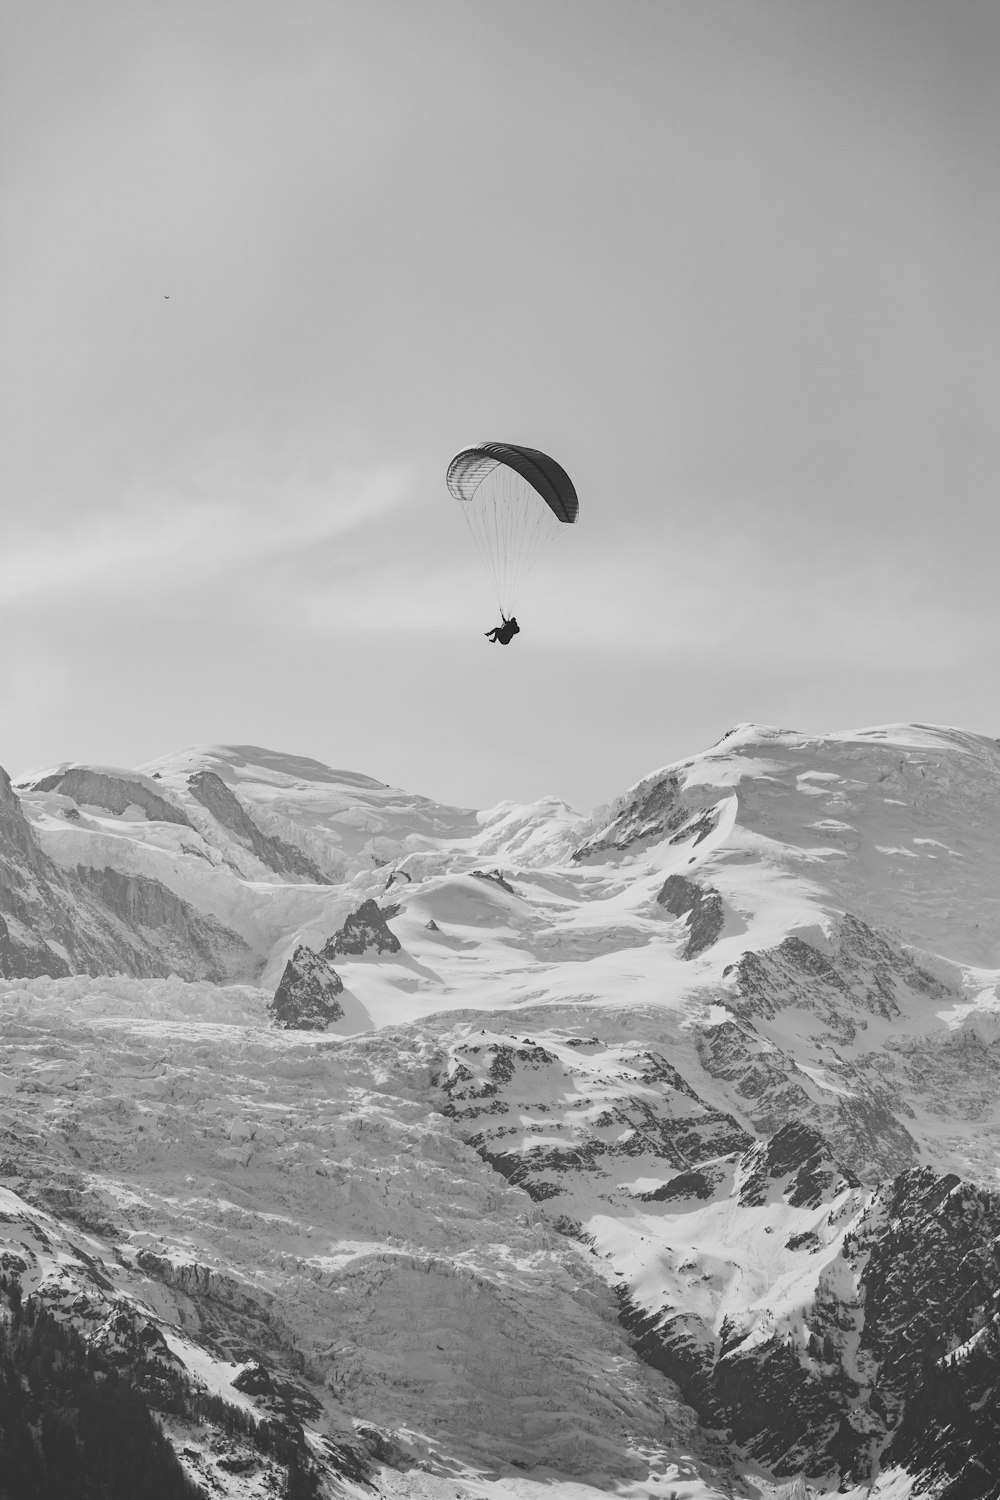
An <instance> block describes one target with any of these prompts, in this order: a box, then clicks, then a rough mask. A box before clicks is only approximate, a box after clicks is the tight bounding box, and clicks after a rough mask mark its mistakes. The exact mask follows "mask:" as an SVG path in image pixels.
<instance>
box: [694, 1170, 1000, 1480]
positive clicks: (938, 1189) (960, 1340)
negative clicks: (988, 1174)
mask: <svg viewBox="0 0 1000 1500" xmlns="http://www.w3.org/2000/svg"><path fill="white" fill-rule="evenodd" d="M998 1235H1000V1196H998V1195H997V1194H995V1193H988V1192H986V1191H985V1190H983V1189H979V1188H974V1187H972V1186H970V1185H969V1184H966V1183H962V1182H960V1181H959V1179H958V1178H956V1177H954V1176H946V1177H941V1176H939V1175H938V1174H936V1173H934V1172H932V1171H930V1170H928V1169H921V1170H917V1171H913V1172H906V1173H904V1174H902V1175H901V1176H900V1177H898V1178H896V1179H895V1180H894V1181H893V1182H891V1183H887V1184H885V1185H884V1187H882V1188H880V1189H879V1191H878V1193H877V1194H876V1195H875V1198H874V1200H873V1202H872V1204H871V1206H870V1208H869V1209H868V1210H867V1212H866V1213H865V1214H864V1216H863V1217H862V1218H861V1219H860V1221H859V1222H858V1224H857V1226H856V1227H855V1228H854V1229H852V1230H851V1231H850V1232H849V1233H848V1235H847V1236H846V1237H845V1239H844V1243H843V1249H842V1252H841V1254H840V1256H839V1257H838V1259H837V1260H836V1261H835V1262H834V1263H833V1264H832V1265H831V1266H830V1268H829V1269H828V1270H827V1271H826V1272H824V1273H823V1275H822V1276H821V1278H820V1282H819V1285H818V1288H817V1292H816V1295H815V1297H814V1299H813V1302H812V1305H811V1307H809V1308H807V1309H806V1312H805V1318H804V1324H803V1334H802V1342H800V1341H799V1340H798V1339H797V1338H796V1337H795V1336H789V1335H784V1336H777V1335H775V1336H773V1337H772V1338H771V1339H769V1340H768V1341H767V1342H766V1343H765V1344H763V1345H761V1346H759V1347H758V1348H755V1349H753V1350H750V1351H744V1350H742V1349H741V1348H734V1349H733V1350H731V1351H730V1352H727V1353H726V1354H725V1355H724V1356H723V1358H722V1359H720V1361H719V1364H718V1366H717V1368H716V1372H715V1376H714V1387H715V1393H716V1398H717V1400H718V1401H719V1402H720V1403H721V1404H722V1405H723V1406H724V1407H725V1409H726V1412H727V1415H728V1422H729V1425H730V1428H731V1431H732V1433H733V1436H734V1437H735V1438H736V1440H737V1441H738V1442H740V1443H742V1444H745V1445H746V1448H747V1451H748V1454H749V1455H750V1456H751V1457H753V1458H754V1459H756V1460H757V1461H758V1462H763V1463H766V1464H769V1465H770V1466H771V1467H772V1468H773V1469H774V1471H775V1473H777V1474H778V1475H790V1474H795V1473H802V1472H805V1473H806V1474H807V1475H809V1476H820V1475H830V1474H836V1475H838V1476H839V1477H840V1479H841V1482H842V1483H861V1482H864V1481H866V1480H869V1479H870V1478H871V1475H872V1472H873V1466H874V1465H878V1464H879V1463H881V1465H882V1466H883V1467H888V1465H889V1464H891V1463H892V1462H904V1463H906V1464H907V1467H910V1468H911V1472H912V1471H913V1467H914V1465H913V1458H912V1457H911V1456H910V1455H911V1454H913V1449H914V1447H915V1448H916V1454H915V1455H914V1456H915V1457H916V1467H918V1468H923V1469H924V1470H925V1471H931V1472H933V1471H934V1470H935V1469H937V1473H938V1475H939V1476H940V1479H945V1480H946V1479H947V1477H948V1476H949V1475H958V1474H959V1473H964V1474H965V1475H966V1476H967V1478H968V1479H969V1480H972V1479H973V1477H974V1475H975V1473H976V1471H977V1469H978V1468H979V1466H980V1464H982V1473H983V1474H984V1475H985V1474H992V1475H993V1476H994V1477H995V1475H996V1473H997V1469H996V1467H995V1465H993V1464H992V1463H985V1464H984V1463H983V1459H982V1458H980V1456H979V1455H980V1454H981V1455H982V1456H983V1458H986V1459H987V1460H988V1459H989V1457H990V1455H991V1454H995V1453H996V1451H997V1436H996V1432H997V1429H996V1420H995V1418H996V1408H995V1405H994V1407H993V1416H992V1420H991V1421H988V1422H986V1421H983V1420H981V1419H980V1417H979V1413H978V1411H977V1410H976V1408H975V1404H974V1401H973V1404H972V1405H971V1406H965V1405H963V1401H964V1399H965V1398H966V1397H967V1396H969V1395H972V1394H973V1392H974V1393H975V1396H976V1397H978V1398H980V1399H981V1398H983V1397H987V1398H988V1397H989V1396H990V1395H992V1396H993V1398H994V1400H995V1393H996V1391H997V1388H998V1376H1000V1368H998V1364H997V1343H998V1341H997V1313H996V1308H997V1304H998V1300H1000V1269H998V1266H997V1260H996V1254H995V1247H996V1241H997V1236H998ZM952 1417H954V1418H956V1419H957V1421H958V1423H959V1426H960V1430H961V1441H959V1436H960V1434H959V1431H956V1430H955V1429H954V1428H953V1427H952V1422H951V1419H952ZM928 1423H929V1424H930V1426H929V1427H928V1425H927V1424H928ZM935 1430H936V1431H937V1433H938V1434H940V1435H941V1436H942V1437H944V1438H945V1439H946V1444H945V1446H944V1448H943V1450H941V1449H935V1448H933V1447H932V1446H931V1441H930V1440H931V1438H932V1436H933V1434H934V1432H935ZM970 1449H971V1451H970ZM977 1450H978V1451H977ZM970 1459H975V1460H977V1461H976V1462H970ZM933 1492H934V1493H936V1494H941V1493H951V1492H950V1491H949V1490H947V1489H945V1488H944V1485H941V1487H935V1489H934V1491H933ZM954 1493H955V1495H956V1496H957V1495H958V1494H959V1493H961V1494H962V1495H969V1496H972V1495H986V1494H987V1493H989V1494H992V1493H995V1491H993V1490H989V1489H987V1488H979V1489H977V1488H975V1487H974V1486H973V1487H964V1488H960V1489H956V1490H955V1492H954Z"/></svg>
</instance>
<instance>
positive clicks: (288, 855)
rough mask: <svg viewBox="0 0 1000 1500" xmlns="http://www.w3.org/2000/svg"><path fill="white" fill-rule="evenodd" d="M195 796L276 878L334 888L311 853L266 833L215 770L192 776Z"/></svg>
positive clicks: (192, 793)
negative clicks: (286, 877)
mask: <svg viewBox="0 0 1000 1500" xmlns="http://www.w3.org/2000/svg"><path fill="white" fill-rule="evenodd" d="M188 787H189V788H190V791H191V795H192V796H193V797H195V798H196V799H197V801H199V802H200V803H201V805H202V807H207V808H208V811H209V812H210V813H211V814H212V817H213V818H214V819H215V820H216V822H217V823H221V825H222V827H223V828H226V829H228V831H229V832H230V833H231V834H233V835H234V837H235V838H237V839H239V841H240V843H241V844H244V845H245V846H246V848H248V849H249V850H250V852H251V853H252V854H254V855H255V856H256V857H257V859H259V860H260V862H261V864H262V865H265V866H266V867H267V869H269V870H273V871H274V873H275V874H276V875H286V876H287V875H292V876H295V877H297V878H298V879H300V880H307V881H309V883H310V884H311V885H330V884H331V881H330V880H329V879H328V877H327V876H326V875H324V874H323V872H322V871H321V870H320V869H319V868H318V867H317V866H316V865H314V864H313V862H312V860H311V859H310V858H309V856H308V855H307V854H303V853H302V851H301V849H296V848H295V847H294V846H293V845H292V844H288V843H286V842H285V840H284V839H279V838H275V837H274V836H273V835H272V834H267V833H262V832H261V830H260V829H259V828H258V827H257V824H256V823H255V822H254V821H253V819H252V818H251V817H250V814H249V813H248V812H247V810H246V808H245V807H244V806H243V804H242V802H240V800H239V798H238V797H237V796H236V795H235V793H233V792H232V791H231V790H230V789H229V787H228V786H227V785H226V783H225V782H224V781H223V780H222V777H221V776H217V775H216V774H215V772H214V771H197V772H196V773H195V774H194V775H193V776H189V777H188Z"/></svg>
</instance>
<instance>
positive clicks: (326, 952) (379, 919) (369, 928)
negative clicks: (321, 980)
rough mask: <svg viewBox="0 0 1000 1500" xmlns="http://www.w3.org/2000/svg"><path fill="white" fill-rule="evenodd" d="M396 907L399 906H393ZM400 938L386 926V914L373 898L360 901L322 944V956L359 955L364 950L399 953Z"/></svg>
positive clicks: (366, 951) (355, 956) (358, 956)
mask: <svg viewBox="0 0 1000 1500" xmlns="http://www.w3.org/2000/svg"><path fill="white" fill-rule="evenodd" d="M396 910H398V908H396ZM401 946H402V945H401V944H400V941H399V938H398V937H397V936H396V934H395V933H394V932H392V931H391V930H390V928H389V924H388V923H387V921H386V914H385V912H384V911H383V910H382V908H381V907H380V906H379V905H378V903H377V902H376V901H372V900H368V901H362V903H361V905H360V906H359V907H358V909H357V911H354V912H351V915H350V916H349V917H348V918H347V921H346V922H345V923H344V925H343V927H341V928H340V929H339V931H337V932H335V933H334V935H333V937H331V938H328V939H327V940H326V942H325V943H324V944H323V949H322V953H323V957H324V958H340V957H343V958H360V957H361V955H362V954H363V953H368V952H369V951H371V950H374V951H375V952H376V953H398V952H399V951H400V948H401Z"/></svg>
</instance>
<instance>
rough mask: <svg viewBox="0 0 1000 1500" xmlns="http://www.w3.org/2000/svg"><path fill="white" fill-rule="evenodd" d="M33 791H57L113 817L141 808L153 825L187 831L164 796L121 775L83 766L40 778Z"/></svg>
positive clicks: (185, 822) (185, 823)
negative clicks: (179, 826)
mask: <svg viewBox="0 0 1000 1500" xmlns="http://www.w3.org/2000/svg"><path fill="white" fill-rule="evenodd" d="M33 790H34V791H37V792H60V793H61V794H62V796H64V797H72V798H73V801H74V802H82V803H84V804H85V805H86V806H88V807H103V808H104V809H105V811H106V812H110V813H114V814H116V815H118V814H120V813H123V812H124V811H125V809H126V808H128V807H141V808H142V810H143V812H144V813H145V814H146V817H147V818H149V820H150V821H151V822H153V823H179V824H180V825H181V827H182V828H190V827H191V822H190V819H189V818H188V815H187V813H186V812H184V810H183V809H182V808H180V807H175V806H174V804H173V803H172V802H168V801H167V799H166V797H162V796H160V794H159V793H158V792H154V791H153V790H152V788H151V787H148V786H146V784H145V783H144V782H143V781H140V780H139V779H138V778H136V779H135V780H134V781H133V780H132V779H131V778H129V777H125V776H107V775H105V774H104V773H103V772H102V771H90V770H88V769H87V768H86V767H85V766H72V767H71V768H70V769H69V770H68V771H57V772H55V773H54V774H53V775H51V776H44V777H43V778H42V780H41V781H36V782H35V783H34V787H33Z"/></svg>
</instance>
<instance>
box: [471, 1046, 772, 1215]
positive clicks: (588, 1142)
mask: <svg viewBox="0 0 1000 1500" xmlns="http://www.w3.org/2000/svg"><path fill="white" fill-rule="evenodd" d="M581 1044H582V1045H586V1043H581ZM629 1069H630V1070H633V1069H634V1071H635V1075H636V1076H635V1087H634V1089H630V1088H629V1087H628V1085H627V1084H626V1083H624V1082H623V1086H622V1092H621V1095H620V1096H619V1097H618V1098H613V1099H611V1100H609V1103H608V1106H607V1108H606V1109H604V1110H603V1111H602V1112H601V1113H600V1114H599V1115H597V1116H596V1117H591V1116H588V1117H587V1119H586V1120H585V1119H583V1118H582V1117H581V1116H580V1115H579V1114H577V1113H575V1112H573V1113H570V1114H569V1115H567V1116H566V1117H564V1118H563V1119H562V1120H559V1121H555V1120H554V1121H553V1124H552V1127H551V1128H549V1127H548V1126H546V1128H545V1135H546V1137H547V1139H546V1142H545V1144H544V1145H540V1144H535V1143H533V1142H532V1139H531V1133H530V1131H528V1132H526V1131H525V1130H524V1129H523V1127H520V1128H518V1130H517V1131H516V1132H515V1133H516V1134H517V1136H518V1142H519V1143H518V1147H517V1149H516V1150H512V1149H511V1148H510V1145H509V1144H508V1141H507V1137H508V1136H509V1135H510V1134H511V1131H510V1129H509V1128H508V1126H507V1124H506V1121H507V1119H508V1118H509V1117H510V1115H511V1111H512V1109H513V1111H514V1115H515V1118H516V1119H518V1120H519V1119H520V1115H521V1109H522V1107H523V1105H522V1103H521V1102H520V1101H521V1100H522V1098H523V1095H524V1093H525V1092H528V1096H529V1097H531V1095H532V1094H534V1095H535V1097H536V1102H535V1103H533V1104H532V1105H531V1109H532V1112H536V1111H537V1112H539V1113H542V1114H545V1113H547V1111H548V1108H549V1106H548V1105H547V1104H546V1103H545V1100H546V1098H547V1097H552V1096H553V1094H555V1096H556V1097H558V1095H559V1093H561V1092H562V1093H564V1092H566V1090H567V1088H568V1089H569V1092H570V1094H571V1095H575V1090H574V1088H573V1086H572V1079H571V1076H570V1074H569V1073H568V1072H567V1070H566V1069H565V1068H564V1066H563V1064H562V1063H561V1062H560V1060H559V1058H558V1057H557V1056H556V1055H555V1054H554V1053H552V1052H549V1051H548V1050H547V1049H546V1048H545V1047H542V1046H540V1045H539V1044H537V1043H534V1042H531V1041H530V1040H528V1039H525V1041H524V1042H522V1043H520V1044H518V1043H516V1042H511V1043H501V1042H497V1041H494V1040H490V1041H488V1042H484V1043H467V1044H465V1045H464V1046H461V1047H459V1048H458V1049H457V1051H456V1064H455V1066H454V1067H453V1069H452V1072H451V1074H450V1076H449V1077H448V1079H447V1080H446V1081H445V1084H444V1092H445V1095H446V1098H447V1102H446V1104H445V1105H444V1106H443V1113H445V1114H447V1115H450V1116H451V1118H452V1119H454V1120H456V1121H459V1122H460V1123H461V1127H462V1129H463V1133H464V1134H465V1139H466V1140H467V1141H468V1143H469V1145H471V1146H472V1147H473V1148H474V1149H475V1150H476V1151H477V1152H478V1153H479V1155H480V1156H481V1157H482V1158H483V1160H484V1161H488V1162H489V1163H490V1165H491V1166H493V1167H494V1168H495V1169H496V1170H497V1171H498V1172H501V1173H502V1174H503V1176H504V1177H506V1178H507V1179H508V1181H510V1182H512V1183H514V1184H515V1185H516V1186H518V1187H522V1188H524V1190H525V1191H526V1192H527V1193H528V1194H529V1195H530V1196H531V1197H533V1198H535V1199H536V1200H543V1199H546V1198H550V1197H552V1196H554V1195H555V1194H557V1193H561V1192H562V1191H564V1188H563V1185H562V1183H563V1179H565V1178H566V1177H567V1175H569V1176H572V1175H574V1174H580V1173H584V1174H587V1175H588V1176H593V1177H594V1178H596V1179H601V1178H603V1177H605V1176H606V1175H607V1173H608V1172H609V1171H610V1170H611V1169H612V1168H613V1167H614V1166H615V1165H616V1164H617V1163H618V1162H620V1161H622V1160H623V1159H624V1160H629V1159H631V1158H635V1157H640V1156H645V1155H652V1156H654V1157H659V1158H660V1159H661V1160H662V1161H663V1162H665V1163H667V1164H669V1166H671V1167H673V1168H675V1169H677V1170H683V1169H689V1168H691V1167H692V1166H693V1165H694V1164H696V1163H698V1162H702V1161H708V1160H712V1159H714V1158H717V1157H720V1156H725V1155H727V1154H729V1153H732V1152H733V1151H743V1150H744V1149H745V1148H746V1147H747V1146H748V1145H749V1144H750V1137H749V1136H748V1135H747V1133H746V1131H745V1130H743V1129H742V1127H741V1126H740V1125H739V1124H738V1123H737V1121H736V1120H734V1119H733V1117H732V1116H731V1115H728V1114H724V1113H723V1112H722V1111H719V1110H715V1109H712V1108H711V1107H710V1106H708V1105H706V1104H705V1102H704V1101H703V1100H702V1099H701V1098H699V1096H698V1094H697V1093H696V1092H695V1091H694V1089H692V1088H691V1086H690V1084H688V1083H687V1081H686V1080H685V1079H684V1078H682V1077H681V1075H680V1073H678V1071H677V1069H676V1068H674V1067H673V1066H672V1065H671V1064H670V1063H668V1062H667V1060H666V1059H665V1058H663V1057H661V1056H660V1055H659V1054H658V1053H655V1052H636V1053H635V1054H634V1055H633V1056H631V1057H630V1058H629ZM508 1098H510V1099H511V1100H512V1101H513V1102H512V1103H510V1102H508ZM581 1102H582V1103H584V1104H585V1103H586V1099H585V1098H584V1099H581Z"/></svg>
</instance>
